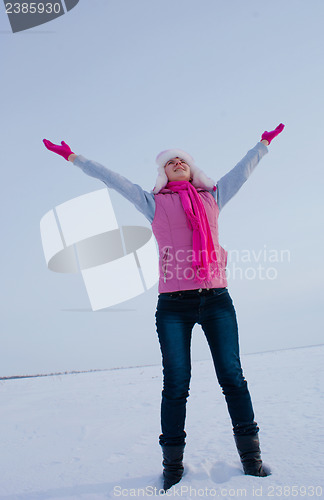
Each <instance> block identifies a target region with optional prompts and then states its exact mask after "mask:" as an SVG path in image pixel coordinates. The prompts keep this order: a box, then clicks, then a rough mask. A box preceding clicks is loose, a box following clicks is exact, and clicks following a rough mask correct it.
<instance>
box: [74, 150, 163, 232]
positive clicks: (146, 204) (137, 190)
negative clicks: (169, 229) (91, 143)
mask: <svg viewBox="0 0 324 500" xmlns="http://www.w3.org/2000/svg"><path fill="white" fill-rule="evenodd" d="M73 164H74V165H76V166H77V167H79V168H81V170H83V172H85V173H86V174H87V175H90V176H91V177H96V178H97V179H100V180H101V181H103V182H104V183H105V184H106V185H107V187H109V188H112V189H115V190H116V191H117V192H118V193H120V194H121V195H122V196H124V198H126V199H127V200H129V201H130V202H131V203H133V205H134V206H135V207H136V208H137V210H139V212H141V213H142V214H143V215H144V216H145V217H146V218H147V219H148V220H149V221H150V222H151V223H152V221H153V219H154V213H155V199H154V194H153V193H149V192H147V191H144V189H142V188H141V186H139V185H138V184H133V183H132V182H131V181H130V180H128V179H126V177H123V176H122V175H120V174H118V173H116V172H113V171H112V170H110V169H109V168H107V167H105V166H103V165H101V164H100V163H97V162H96V161H92V160H88V159H87V158H85V157H84V156H82V155H78V156H77V157H76V158H75V160H74V162H73Z"/></svg>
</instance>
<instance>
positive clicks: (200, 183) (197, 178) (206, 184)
mask: <svg viewBox="0 0 324 500" xmlns="http://www.w3.org/2000/svg"><path fill="white" fill-rule="evenodd" d="M177 157H178V158H181V159H182V160H184V161H185V162H186V163H187V164H188V165H189V167H190V173H191V176H192V182H191V183H192V185H193V186H195V187H196V188H197V187H200V188H204V189H208V190H210V189H213V188H214V186H215V184H216V183H215V182H214V181H213V179H211V178H210V177H207V175H206V174H204V172H203V171H202V170H200V169H199V168H198V167H197V166H196V165H195V161H194V159H193V157H192V156H190V154H188V153H186V152H185V151H182V150H181V149H166V150H165V151H161V153H159V154H158V155H157V157H156V160H155V161H156V163H157V164H158V168H157V171H158V176H157V179H156V183H155V186H154V188H153V189H152V193H154V194H157V193H158V192H159V191H161V189H163V188H164V187H165V186H166V185H167V183H168V182H169V179H168V177H167V175H166V173H165V170H164V167H165V164H166V163H167V162H168V161H169V160H171V158H177Z"/></svg>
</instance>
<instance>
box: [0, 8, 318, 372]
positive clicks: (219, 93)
mask: <svg viewBox="0 0 324 500" xmlns="http://www.w3.org/2000/svg"><path fill="white" fill-rule="evenodd" d="M323 16H324V4H323V2H322V0H312V2H308V3H306V2H305V1H296V0H287V1H285V2H282V1H279V0H274V1H273V2H271V4H268V5H264V4H260V1H259V0H249V1H246V2H241V1H238V0H236V1H234V0H227V1H226V2H224V1H220V0H204V2H198V1H197V0H195V1H193V0H176V1H174V0H164V1H163V2H162V1H155V2H152V0H138V1H136V2H135V1H134V0H124V1H120V0H115V1H108V0H96V1H93V2H89V1H86V0H80V2H79V4H78V5H77V6H76V7H75V8H74V9H72V10H71V11H70V12H69V13H67V14H65V15H64V16H62V17H60V18H58V19H56V20H54V21H52V22H50V23H47V24H45V25H42V26H39V27H37V28H34V29H31V30H28V31H25V32H21V33H15V34H13V33H11V32H10V25H9V21H8V19H7V17H6V13H5V8H4V4H3V3H2V4H0V43H1V47H2V51H1V54H2V57H1V68H2V78H1V87H2V104H1V116H2V121H1V138H2V151H1V152H2V167H3V168H2V183H1V188H2V192H1V201H2V241H3V244H2V262H3V266H2V283H3V294H2V313H1V316H2V325H3V326H2V328H1V332H2V333H1V355H0V356H1V369H0V376H5V375H13V374H24V373H29V374H30V373H47V372H52V371H62V370H73V369H75V370H83V369H91V368H92V369H95V368H109V367H115V366H134V365H141V364H158V363H160V351H159V345H158V341H157V337H156V333H155V319H154V312H155V307H156V302H157V294H158V291H157V285H155V286H154V287H153V288H151V289H150V290H149V291H147V292H146V293H144V294H142V295H140V296H138V297H136V298H135V299H132V300H129V301H127V302H124V303H122V304H119V305H118V306H116V307H113V308H111V309H109V308H108V309H105V310H102V311H98V312H93V311H91V308H90V304H89V300H88V297H87V293H86V290H85V287H84V284H83V281H82V278H81V275H80V274H77V275H72V274H59V273H53V272H51V271H49V270H48V269H47V266H46V262H45V259H44V254H43V249H42V245H41V239H40V230H39V223H40V219H41V218H42V217H43V215H44V214H45V213H46V212H48V211H49V210H51V209H53V208H54V207H55V206H57V205H59V204H61V203H64V202H65V201H68V200H70V199H73V198H75V197H77V196H80V195H82V194H86V193H89V192H92V191H95V190H98V189H102V188H104V187H105V185H104V184H103V183H102V182H101V181H99V180H96V179H94V178H91V177H89V176H87V175H85V174H84V173H83V172H82V171H81V170H79V169H78V168H77V167H76V166H73V165H72V164H71V163H67V162H66V161H65V160H64V159H62V158H61V157H59V156H57V155H55V154H53V153H51V152H49V151H47V150H46V149H45V147H44V146H43V143H42V139H43V138H47V139H49V140H51V141H52V142H56V143H59V142H60V141H61V140H64V141H66V142H67V143H68V144H69V145H70V146H71V148H72V150H73V151H74V152H75V153H77V154H82V155H84V156H85V157H87V158H90V159H93V160H96V161H98V162H100V163H102V164H103V165H106V166H107V167H109V168H111V169H113V170H115V171H118V172H120V173H121V174H122V175H124V176H126V177H128V178H129V179H130V180H131V181H133V182H135V183H137V184H139V185H141V186H142V187H143V188H144V189H146V190H147V191H150V190H151V189H152V188H153V186H154V183H155V179H156V164H155V157H156V155H157V154H158V153H159V152H160V151H161V150H163V149H166V148H170V147H178V148H181V149H184V150H185V151H188V152H189V153H190V154H191V155H192V156H193V157H194V158H195V160H196V163H197V165H198V166H199V167H201V168H202V169H203V170H204V171H205V172H206V173H207V174H208V175H210V176H211V177H213V178H214V179H215V180H217V179H219V178H220V177H221V176H222V175H224V174H225V173H226V172H227V171H228V170H230V169H231V168H232V167H234V165H235V164H236V163H237V162H238V161H239V160H240V159H241V158H242V157H243V156H244V155H245V154H246V152H247V151H248V150H249V149H251V148H252V147H253V146H254V145H255V144H256V143H257V142H258V141H259V140H260V137H261V134H262V132H263V131H264V130H271V129H273V128H275V127H276V126H277V125H278V124H279V123H280V122H283V123H284V124H285V125H286V127H285V129H284V131H283V133H282V134H281V135H280V136H279V137H278V138H277V139H275V140H274V141H273V143H272V144H271V145H270V146H269V154H268V155H266V156H265V157H264V158H263V159H262V160H261V162H260V164H259V165H258V167H257V170H256V171H255V172H254V173H253V175H252V176H251V178H250V179H249V180H248V181H247V183H246V184H245V185H244V186H243V187H242V189H241V191H240V192H239V193H238V194H237V195H236V196H235V198H233V199H232V200H231V201H230V202H229V204H228V205H227V206H226V207H225V208H224V210H223V212H221V215H220V219H219V227H220V243H221V244H222V245H223V246H224V248H226V250H228V251H232V252H233V254H232V255H235V252H236V255H239V256H242V255H243V254H244V255H247V252H249V255H252V256H254V258H257V257H256V256H258V255H259V258H261V256H264V255H265V256H266V262H265V263H264V265H265V266H268V267H269V266H271V267H275V269H276V278H275V279H262V278H261V277H257V278H256V279H249V277H248V275H247V276H245V277H243V279H240V278H236V279H235V277H234V278H233V277H231V272H233V268H232V267H231V266H233V265H234V263H231V262H230V263H229V273H230V274H229V291H230V294H231V295H232V298H233V300H234V304H235V306H236V310H237V315H238V321H239V327H240V341H241V350H242V352H244V353H251V352H258V351H263V350H272V349H281V348H290V347H297V346H304V345H314V344H320V343H322V323H323V322H322V321H321V317H322V307H321V306H322V294H323V291H322V290H323V285H322V283H323V233H322V230H323V222H322V220H323V219H322V214H323V193H322V190H323V179H324V174H323V168H324V166H323V157H322V147H321V146H322V142H323V132H324V130H323V129H324V127H323V115H324V113H323V111H324V106H323V104H324V99H323V88H324V75H323V49H324V34H323V26H322V24H323ZM109 192H110V196H111V199H112V202H113V206H114V210H115V213H116V217H117V219H118V222H119V224H120V225H143V226H146V227H150V225H149V222H148V221H147V220H146V219H145V218H144V217H143V215H142V214H140V213H139V212H137V211H136V210H135V209H133V207H132V205H131V204H130V203H129V202H128V201H126V200H125V199H123V198H122V197H121V196H120V195H119V194H118V193H116V192H113V191H112V190H110V191H109ZM282 251H284V252H285V253H284V254H283V255H284V256H286V257H284V258H283V261H282V262H276V263H273V262H272V263H269V255H270V252H272V253H271V255H274V253H275V252H277V255H280V254H281V252H282ZM244 252H245V253H244ZM287 255H289V259H288V258H287ZM262 258H263V257H262ZM246 265H247V266H248V267H249V266H251V267H252V268H253V269H256V268H257V266H258V262H255V261H254V262H252V263H251V264H246ZM231 270H232V271H231ZM251 272H252V273H253V271H251ZM320 299H321V300H320ZM195 332H196V335H195V336H194V339H193V358H194V359H206V358H208V357H209V352H208V348H207V346H206V342H205V340H204V339H203V333H202V332H201V330H200V327H198V326H197V327H195Z"/></svg>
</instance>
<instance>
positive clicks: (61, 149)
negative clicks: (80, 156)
mask: <svg viewBox="0 0 324 500" xmlns="http://www.w3.org/2000/svg"><path fill="white" fill-rule="evenodd" d="M43 143H44V144H45V147H46V148H47V149H49V150H50V151H53V153H56V154H58V155H60V156H63V158H64V159H65V160H67V161H69V156H70V155H75V153H73V151H71V148H70V146H68V145H67V144H66V143H65V142H64V141H61V145H60V144H53V142H51V141H48V140H47V139H43ZM74 158H75V156H73V159H72V158H70V160H71V161H73V160H74Z"/></svg>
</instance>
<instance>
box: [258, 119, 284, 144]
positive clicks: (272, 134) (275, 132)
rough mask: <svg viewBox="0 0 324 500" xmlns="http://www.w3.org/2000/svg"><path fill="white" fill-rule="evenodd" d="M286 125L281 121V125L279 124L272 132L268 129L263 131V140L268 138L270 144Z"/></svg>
mask: <svg viewBox="0 0 324 500" xmlns="http://www.w3.org/2000/svg"><path fill="white" fill-rule="evenodd" d="M284 127H285V126H284V124H283V123H280V125H278V127H277V128H275V129H274V130H272V131H271V132H267V131H265V132H263V134H262V137H261V141H263V140H266V141H268V143H269V144H270V143H271V141H272V139H274V138H275V137H277V135H279V134H280V132H282V131H283V129H284Z"/></svg>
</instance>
